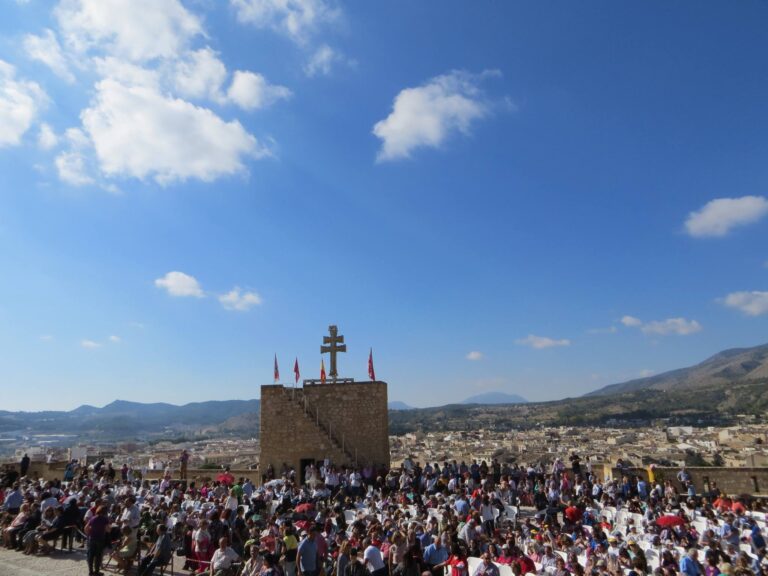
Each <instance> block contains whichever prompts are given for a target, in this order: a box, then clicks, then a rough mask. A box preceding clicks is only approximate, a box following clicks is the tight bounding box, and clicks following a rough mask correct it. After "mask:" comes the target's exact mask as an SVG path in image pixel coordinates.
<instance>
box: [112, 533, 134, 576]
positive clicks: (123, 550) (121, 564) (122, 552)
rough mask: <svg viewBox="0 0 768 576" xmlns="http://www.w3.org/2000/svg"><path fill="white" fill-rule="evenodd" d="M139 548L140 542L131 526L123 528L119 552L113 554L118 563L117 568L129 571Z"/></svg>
mask: <svg viewBox="0 0 768 576" xmlns="http://www.w3.org/2000/svg"><path fill="white" fill-rule="evenodd" d="M138 547H139V541H138V540H137V538H136V534H135V533H134V531H133V530H131V527H130V526H123V528H122V530H121V538H120V543H119V544H118V545H117V550H115V551H114V552H112V558H114V559H115V561H116V562H117V567H118V568H120V569H121V570H125V569H127V568H128V566H129V564H130V561H131V559H132V558H133V557H134V556H136V550H137V549H138Z"/></svg>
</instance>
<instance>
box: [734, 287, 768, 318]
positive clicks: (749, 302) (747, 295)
mask: <svg viewBox="0 0 768 576" xmlns="http://www.w3.org/2000/svg"><path fill="white" fill-rule="evenodd" d="M724 303H725V305H726V306H728V307H729V308H737V309H738V310H741V311H742V312H744V314H748V315H749V316H760V315H762V314H768V292H758V291H753V292H733V293H731V294H728V296H726V297H725V299H724Z"/></svg>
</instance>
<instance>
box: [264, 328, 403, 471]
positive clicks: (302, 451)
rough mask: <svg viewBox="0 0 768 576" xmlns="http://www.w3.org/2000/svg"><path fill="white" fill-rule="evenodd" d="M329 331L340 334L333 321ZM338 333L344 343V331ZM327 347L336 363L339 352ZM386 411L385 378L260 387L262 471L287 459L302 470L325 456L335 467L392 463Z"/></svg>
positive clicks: (310, 381)
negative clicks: (367, 380) (382, 379)
mask: <svg viewBox="0 0 768 576" xmlns="http://www.w3.org/2000/svg"><path fill="white" fill-rule="evenodd" d="M331 334H332V337H336V336H335V335H336V327H335V326H332V327H331ZM337 338H339V339H340V340H339V341H340V342H343V336H339V337H337ZM325 341H326V343H327V342H328V337H326V339H325ZM331 348H333V344H331ZM344 350H345V349H343V348H342V347H336V351H339V352H343V351H344ZM323 351H324V352H331V359H332V366H333V367H334V368H335V366H336V360H335V356H334V355H335V351H334V350H329V348H328V347H323ZM387 410H388V409H387V383H386V382H381V381H370V382H355V381H354V380H352V379H339V378H337V377H334V378H332V379H330V380H325V381H320V380H304V381H303V383H302V385H301V386H297V387H286V386H282V385H279V384H275V385H267V386H262V387H261V434H260V442H261V454H260V457H259V468H260V469H261V473H262V474H264V473H266V470H267V468H268V467H269V466H270V465H272V467H273V468H274V469H275V472H276V474H279V472H280V470H281V468H282V466H283V463H286V464H288V466H290V467H292V468H295V469H296V471H297V472H299V471H302V470H304V469H305V467H306V466H307V465H308V464H309V463H310V462H312V463H316V462H322V461H324V460H326V459H328V460H330V461H331V463H333V464H336V465H337V466H358V467H363V466H368V465H373V466H375V467H377V468H379V467H383V466H384V467H388V466H389V422H388V418H387V416H388V414H387Z"/></svg>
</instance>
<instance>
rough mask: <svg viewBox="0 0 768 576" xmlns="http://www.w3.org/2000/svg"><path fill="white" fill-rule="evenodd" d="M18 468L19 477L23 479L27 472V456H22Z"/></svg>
mask: <svg viewBox="0 0 768 576" xmlns="http://www.w3.org/2000/svg"><path fill="white" fill-rule="evenodd" d="M19 468H20V469H21V476H22V478H23V477H24V476H26V475H27V471H28V470H29V456H27V454H24V456H22V458H21V462H19Z"/></svg>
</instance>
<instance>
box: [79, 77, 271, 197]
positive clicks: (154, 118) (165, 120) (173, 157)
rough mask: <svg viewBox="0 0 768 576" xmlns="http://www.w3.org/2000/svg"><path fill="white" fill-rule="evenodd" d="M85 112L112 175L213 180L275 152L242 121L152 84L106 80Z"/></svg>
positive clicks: (162, 180) (162, 181)
mask: <svg viewBox="0 0 768 576" xmlns="http://www.w3.org/2000/svg"><path fill="white" fill-rule="evenodd" d="M81 117H82V120H83V126H84V127H85V129H86V131H87V132H88V134H89V136H90V138H91V140H92V141H93V146H94V148H95V150H96V156H97V159H98V162H99V167H100V169H101V171H102V172H103V173H104V174H105V175H107V176H130V177H134V178H139V179H145V178H148V177H152V178H154V179H155V180H156V181H157V182H158V183H159V184H163V185H164V184H168V183H171V182H174V181H184V180H187V179H189V178H197V179H200V180H203V181H206V182H210V181H212V180H215V179H216V178H219V177H221V176H227V175H232V174H236V173H238V172H242V171H244V169H245V166H244V164H243V160H244V159H245V158H247V157H251V158H260V157H264V156H268V155H269V154H270V153H269V150H268V149H267V148H266V147H264V146H261V145H260V144H259V143H258V142H257V140H256V138H255V137H254V136H252V135H251V134H249V133H248V132H247V131H246V130H245V129H244V128H243V126H242V125H241V124H240V122H238V121H236V120H233V121H230V122H225V121H224V120H222V119H221V118H220V117H219V116H217V115H216V114H214V113H213V112H212V111H211V110H209V109H207V108H203V107H198V106H195V105H193V104H191V103H189V102H187V101H185V100H181V99H178V98H171V97H168V96H166V95H164V94H162V93H160V92H159V91H157V90H155V89H153V88H150V87H147V86H126V85H125V84H122V83H121V82H117V81H115V80H111V79H106V80H102V81H101V82H99V83H98V84H97V85H96V96H95V97H94V100H93V102H92V103H91V106H90V108H87V109H86V110H84V111H83V112H82V114H81Z"/></svg>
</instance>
